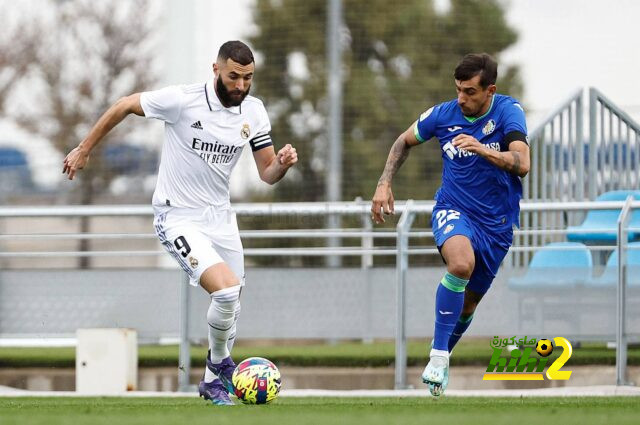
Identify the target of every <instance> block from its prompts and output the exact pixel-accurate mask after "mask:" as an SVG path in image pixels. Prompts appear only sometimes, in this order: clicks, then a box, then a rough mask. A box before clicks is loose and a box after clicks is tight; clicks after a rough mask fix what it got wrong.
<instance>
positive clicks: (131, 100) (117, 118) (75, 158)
mask: <svg viewBox="0 0 640 425" xmlns="http://www.w3.org/2000/svg"><path fill="white" fill-rule="evenodd" d="M129 114H136V115H140V116H144V111H143V110H142V106H140V93H135V94H132V95H130V96H126V97H123V98H121V99H119V100H118V101H117V102H116V103H114V104H113V105H112V106H111V107H110V108H109V109H107V111H106V112H105V113H104V114H102V116H101V117H100V119H98V121H97V122H96V123H95V125H94V126H93V128H92V129H91V131H90V132H89V134H88V135H87V137H85V139H84V140H83V141H82V142H80V144H78V146H77V147H76V148H74V149H73V150H72V151H71V152H69V154H68V155H67V156H66V158H65V159H64V167H63V168H62V173H63V174H64V173H66V174H68V175H69V180H73V178H74V177H75V175H76V172H77V171H78V170H82V169H83V168H84V166H85V165H87V161H88V160H89V154H90V153H91V151H92V150H93V148H94V147H95V146H96V145H97V144H98V143H99V142H100V140H102V139H103V138H104V136H106V135H107V133H109V131H111V129H112V128H113V127H115V126H116V125H118V124H119V123H120V122H121V121H122V120H123V119H125V117H126V116H127V115H129Z"/></svg>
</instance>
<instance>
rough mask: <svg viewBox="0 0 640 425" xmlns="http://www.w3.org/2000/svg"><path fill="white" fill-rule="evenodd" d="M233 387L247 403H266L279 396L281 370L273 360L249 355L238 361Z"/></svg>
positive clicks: (234, 372)
mask: <svg viewBox="0 0 640 425" xmlns="http://www.w3.org/2000/svg"><path fill="white" fill-rule="evenodd" d="M232 382H233V389H234V393H235V395H236V397H238V399H239V400H240V401H242V402H243V403H245V404H266V403H270V402H272V401H273V400H275V398H276V397H278V393H279V392H280V383H281V381H280V371H279V370H278V368H277V367H276V365H274V364H273V363H272V362H271V361H269V360H267V359H264V358H262V357H249V358H248V359H245V360H243V361H241V362H240V363H238V366H237V367H236V370H234V371H233V377H232Z"/></svg>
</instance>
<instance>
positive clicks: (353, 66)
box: [250, 0, 520, 201]
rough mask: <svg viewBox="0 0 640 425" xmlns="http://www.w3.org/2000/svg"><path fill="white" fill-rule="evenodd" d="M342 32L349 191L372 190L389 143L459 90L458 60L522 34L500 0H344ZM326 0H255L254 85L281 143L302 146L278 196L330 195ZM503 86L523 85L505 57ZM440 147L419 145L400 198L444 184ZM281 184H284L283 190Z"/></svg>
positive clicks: (349, 194)
mask: <svg viewBox="0 0 640 425" xmlns="http://www.w3.org/2000/svg"><path fill="white" fill-rule="evenodd" d="M343 10H344V12H343V18H344V28H343V32H342V44H343V52H344V54H343V64H344V86H343V90H344V92H343V95H344V99H343V144H344V157H343V164H342V166H343V182H342V193H343V199H345V200H351V199H354V198H355V197H356V196H362V197H363V198H365V199H368V198H369V197H370V196H371V195H372V194H373V191H374V189H375V185H376V181H377V179H378V177H379V175H380V173H381V171H382V168H383V166H384V162H385V159H386V156H387V153H388V151H389V148H390V146H391V144H392V143H393V142H394V140H395V139H396V137H397V136H398V135H399V134H400V133H401V132H403V131H404V130H406V129H407V128H408V127H409V126H410V125H411V123H412V122H413V121H414V120H415V119H417V117H418V116H419V115H420V113H421V112H423V111H424V110H426V109H427V108H429V107H430V106H432V105H434V104H436V103H438V102H441V101H444V100H448V99H451V98H453V97H455V89H454V85H453V69H454V68H455V65H456V64H457V62H458V61H459V60H460V58H461V57H462V56H463V55H464V54H466V53H469V52H487V53H490V54H492V55H494V56H496V57H499V54H500V52H501V51H503V50H504V49H506V48H507V47H509V46H510V45H511V44H513V43H514V42H515V41H516V33H515V32H514V31H513V30H512V29H510V28H509V27H508V26H507V24H506V22H505V18H504V11H503V10H502V8H501V6H500V4H499V3H498V1H497V0H488V1H485V0H452V1H451V7H450V9H449V11H448V12H447V13H444V14H442V13H440V14H439V13H437V12H436V11H435V10H434V7H433V4H432V2H431V1H425V0H406V1H402V2H389V1H387V0H344V2H343ZM326 13H327V1H326V0H309V1H305V2H299V1H296V0H278V1H275V0H257V3H256V6H255V10H254V19H255V24H256V26H257V28H258V31H257V32H256V34H255V36H253V37H251V39H250V42H251V44H252V45H253V46H254V48H255V49H256V50H257V52H258V53H259V55H260V56H259V57H261V58H262V59H263V60H262V63H261V64H260V65H261V66H260V67H259V69H258V72H257V73H256V84H255V85H256V93H258V96H260V97H261V98H263V99H264V100H265V103H266V105H267V109H268V110H269V111H270V114H271V118H272V127H273V129H272V134H273V138H274V140H275V141H276V143H278V142H280V143H289V142H291V143H293V144H294V146H296V148H297V149H298V151H299V154H300V159H301V160H300V162H299V163H298V166H297V167H296V168H297V172H298V173H299V174H300V175H299V176H298V177H297V178H289V179H286V180H285V181H284V182H283V183H281V185H282V186H284V187H281V188H279V189H278V190H276V191H273V192H272V193H270V196H271V197H272V199H274V200H309V201H312V200H323V199H324V172H325V168H326V167H324V161H325V158H326V146H327V139H326V131H325V117H326V116H327V107H328V105H327V104H326V102H327V100H326V77H327V76H326V69H327V64H326V52H325V49H326V40H325V33H326V22H327V15H326ZM500 71H501V74H502V77H501V79H500V81H499V85H498V87H499V90H500V92H506V93H509V94H511V95H513V96H518V95H519V93H520V86H519V78H518V71H517V68H515V67H509V68H506V69H505V67H501V69H500ZM440 155H441V154H440V150H439V147H438V146H436V145H435V144H427V146H426V147H420V148H418V149H414V150H413V151H412V154H411V157H410V159H409V160H408V161H407V162H406V163H405V165H404V166H403V168H402V170H401V171H400V172H399V174H398V176H397V177H396V179H395V181H394V194H395V195H396V198H398V199H406V198H417V199H429V198H432V197H433V195H434V193H435V190H436V188H437V187H438V186H439V184H440V173H441V159H440ZM283 189H284V190H283Z"/></svg>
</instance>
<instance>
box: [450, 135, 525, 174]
mask: <svg viewBox="0 0 640 425" xmlns="http://www.w3.org/2000/svg"><path fill="white" fill-rule="evenodd" d="M509 139H511V140H509ZM525 139H526V136H525V135H524V134H523V133H520V132H511V133H508V134H507V142H508V143H509V150H508V151H506V152H498V151H496V150H493V149H490V148H488V147H486V146H485V145H483V144H482V143H480V142H478V140H476V138H475V137H473V136H470V135H468V134H460V135H458V136H456V137H455V138H454V139H453V145H454V146H455V147H456V148H458V149H463V150H466V151H468V152H473V153H476V154H478V155H480V156H481V157H483V158H484V159H486V160H487V161H489V162H490V163H492V164H493V165H495V166H496V167H498V168H501V169H503V170H506V171H508V172H510V173H511V174H515V175H516V176H519V177H524V176H526V175H527V173H529V167H530V166H531V159H530V155H529V145H528V144H527V142H526V141H525Z"/></svg>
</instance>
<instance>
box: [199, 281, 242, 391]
mask: <svg viewBox="0 0 640 425" xmlns="http://www.w3.org/2000/svg"><path fill="white" fill-rule="evenodd" d="M239 297H240V285H235V286H231V287H228V288H224V289H221V290H219V291H214V292H213V293H212V294H211V304H210V305H209V310H208V311H207V322H208V323H209V349H210V350H211V361H212V362H213V363H220V362H221V361H222V359H224V358H226V357H229V349H228V348H227V342H228V341H229V336H230V335H231V331H232V328H233V325H234V323H235V312H236V305H237V304H238V302H239ZM205 381H206V379H205Z"/></svg>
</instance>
